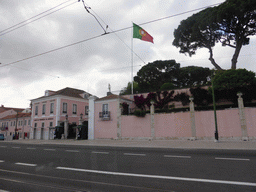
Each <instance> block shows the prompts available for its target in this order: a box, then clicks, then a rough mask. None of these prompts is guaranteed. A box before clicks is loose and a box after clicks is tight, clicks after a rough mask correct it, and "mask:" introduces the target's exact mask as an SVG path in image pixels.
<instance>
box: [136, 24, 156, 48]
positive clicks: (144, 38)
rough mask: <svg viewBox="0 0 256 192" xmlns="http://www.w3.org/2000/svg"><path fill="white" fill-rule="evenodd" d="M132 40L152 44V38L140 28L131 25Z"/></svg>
mask: <svg viewBox="0 0 256 192" xmlns="http://www.w3.org/2000/svg"><path fill="white" fill-rule="evenodd" d="M133 38H138V39H141V40H142V41H148V42H151V43H154V42H153V37H152V36H151V35H149V34H148V33H147V31H145V30H144V29H142V28H141V27H140V26H138V25H136V24H134V23H133Z"/></svg>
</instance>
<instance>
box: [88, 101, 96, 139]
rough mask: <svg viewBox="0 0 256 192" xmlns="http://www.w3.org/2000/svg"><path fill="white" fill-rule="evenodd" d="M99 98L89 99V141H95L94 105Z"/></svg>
mask: <svg viewBox="0 0 256 192" xmlns="http://www.w3.org/2000/svg"><path fill="white" fill-rule="evenodd" d="M96 98H97V97H95V96H91V97H89V114H88V140H94V116H95V115H98V114H94V104H95V100H96Z"/></svg>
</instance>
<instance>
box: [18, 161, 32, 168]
mask: <svg viewBox="0 0 256 192" xmlns="http://www.w3.org/2000/svg"><path fill="white" fill-rule="evenodd" d="M15 164H16V165H25V166H30V167H35V166H37V164H30V163H20V162H17V163H15Z"/></svg>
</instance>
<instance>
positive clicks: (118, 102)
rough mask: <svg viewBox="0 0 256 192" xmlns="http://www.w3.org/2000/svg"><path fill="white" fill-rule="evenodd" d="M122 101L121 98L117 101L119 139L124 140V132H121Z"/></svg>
mask: <svg viewBox="0 0 256 192" xmlns="http://www.w3.org/2000/svg"><path fill="white" fill-rule="evenodd" d="M120 105H121V99H120V96H119V97H118V101H117V139H118V140H119V139H121V138H122V131H121V115H122V112H121V106H120Z"/></svg>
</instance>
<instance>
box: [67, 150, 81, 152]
mask: <svg viewBox="0 0 256 192" xmlns="http://www.w3.org/2000/svg"><path fill="white" fill-rule="evenodd" d="M66 151H67V152H74V153H79V151H78V150H66Z"/></svg>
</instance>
